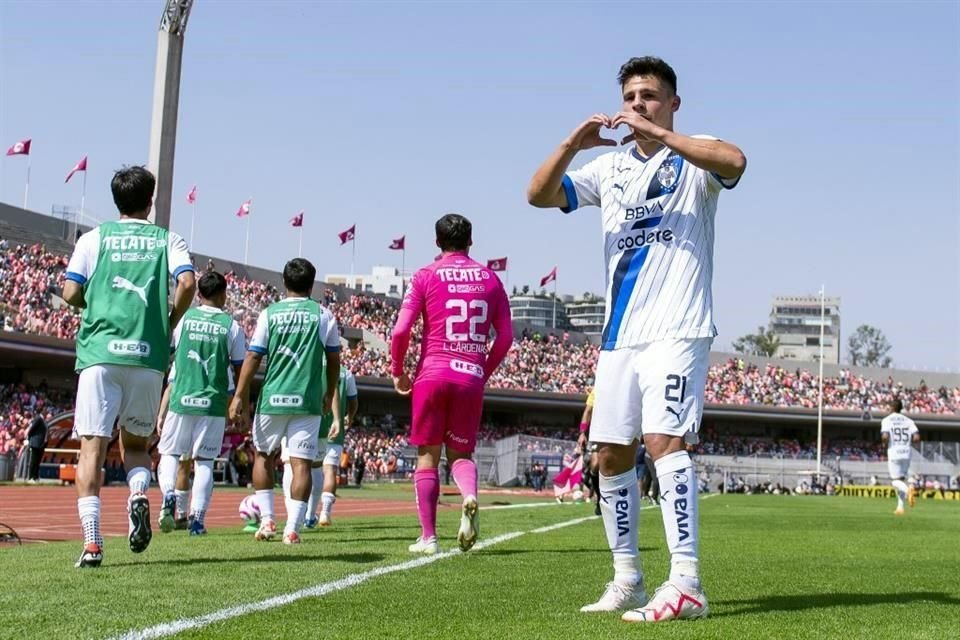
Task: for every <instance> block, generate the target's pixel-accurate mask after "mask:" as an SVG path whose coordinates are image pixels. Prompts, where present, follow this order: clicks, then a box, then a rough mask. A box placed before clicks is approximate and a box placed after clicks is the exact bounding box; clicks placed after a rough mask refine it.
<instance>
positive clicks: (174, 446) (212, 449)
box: [158, 411, 227, 460]
mask: <svg viewBox="0 0 960 640" xmlns="http://www.w3.org/2000/svg"><path fill="white" fill-rule="evenodd" d="M226 427H227V420H226V418H223V417H218V416H189V415H181V414H179V413H174V412H173V411H168V412H167V417H166V419H165V420H164V421H163V430H162V431H161V432H160V444H159V446H158V449H159V451H160V455H162V456H170V455H173V456H181V460H182V459H183V456H186V457H187V458H188V459H189V458H206V459H208V460H213V459H214V458H216V457H217V456H218V455H219V454H220V450H221V449H222V448H223V432H224V430H225V429H226Z"/></svg>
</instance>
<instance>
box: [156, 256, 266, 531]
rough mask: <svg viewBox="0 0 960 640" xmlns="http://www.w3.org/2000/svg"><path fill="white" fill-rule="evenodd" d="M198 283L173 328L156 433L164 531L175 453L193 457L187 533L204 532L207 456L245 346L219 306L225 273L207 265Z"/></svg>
mask: <svg viewBox="0 0 960 640" xmlns="http://www.w3.org/2000/svg"><path fill="white" fill-rule="evenodd" d="M198 288H199V290H200V296H199V297H200V306H198V307H193V308H191V309H190V310H189V311H187V313H186V314H184V316H183V320H181V321H180V324H179V325H178V326H177V330H176V331H175V332H174V344H175V346H176V355H175V356H174V367H175V368H176V376H175V377H174V378H173V383H172V384H173V388H172V390H171V392H170V407H169V410H168V411H167V415H166V418H165V419H164V422H163V429H162V431H161V434H160V445H159V450H160V464H159V465H158V467H157V479H158V480H159V481H160V491H161V492H163V508H162V509H161V510H160V520H159V523H160V529H161V531H163V532H164V533H169V532H170V531H173V528H174V512H175V510H176V502H177V499H176V494H175V493H174V489H175V485H176V479H177V467H178V466H179V461H180V456H182V455H187V456H188V457H189V458H192V459H193V461H194V482H193V498H192V501H191V505H190V507H191V508H190V513H191V514H193V521H192V522H191V523H190V535H191V536H198V535H203V534H205V533H206V532H207V530H206V528H205V527H204V523H203V521H204V515H205V514H206V512H207V505H208V504H209V503H210V496H211V495H212V494H213V459H214V458H216V457H217V455H218V454H219V453H220V448H221V446H222V444H223V432H224V430H225V429H226V418H225V416H226V411H227V400H228V398H229V394H228V389H229V386H230V368H231V367H233V369H234V373H235V374H239V372H240V365H242V364H243V358H244V355H245V353H246V350H247V347H246V337H245V336H244V335H243V329H241V328H240V325H239V324H237V321H236V320H234V319H233V316H231V315H230V314H228V313H227V312H225V311H224V310H223V307H224V306H225V305H226V303H227V280H226V278H224V277H223V276H222V275H221V274H219V273H217V272H216V271H208V272H207V273H205V274H203V275H202V276H201V277H200V281H199V283H198Z"/></svg>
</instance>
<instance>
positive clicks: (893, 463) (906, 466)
mask: <svg viewBox="0 0 960 640" xmlns="http://www.w3.org/2000/svg"><path fill="white" fill-rule="evenodd" d="M887 470H888V471H889V472H890V479H891V480H904V479H906V477H907V476H908V475H910V458H904V459H903V460H889V459H888V460H887Z"/></svg>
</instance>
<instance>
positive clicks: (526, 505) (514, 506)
mask: <svg viewBox="0 0 960 640" xmlns="http://www.w3.org/2000/svg"><path fill="white" fill-rule="evenodd" d="M568 504H569V503H568ZM559 506H560V504H559V503H558V502H557V501H556V500H553V501H551V502H522V503H520V504H495V505H493V506H492V507H484V506H483V505H480V510H481V511H493V510H495V509H531V508H533V507H559Z"/></svg>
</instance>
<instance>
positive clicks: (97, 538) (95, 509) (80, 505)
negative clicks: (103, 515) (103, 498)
mask: <svg viewBox="0 0 960 640" xmlns="http://www.w3.org/2000/svg"><path fill="white" fill-rule="evenodd" d="M77 513H79V514H80V526H81V527H82V528H83V544H85V545H86V544H96V545H99V546H100V548H101V549H102V548H103V534H101V533H100V498H99V497H98V496H88V497H86V498H77Z"/></svg>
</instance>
